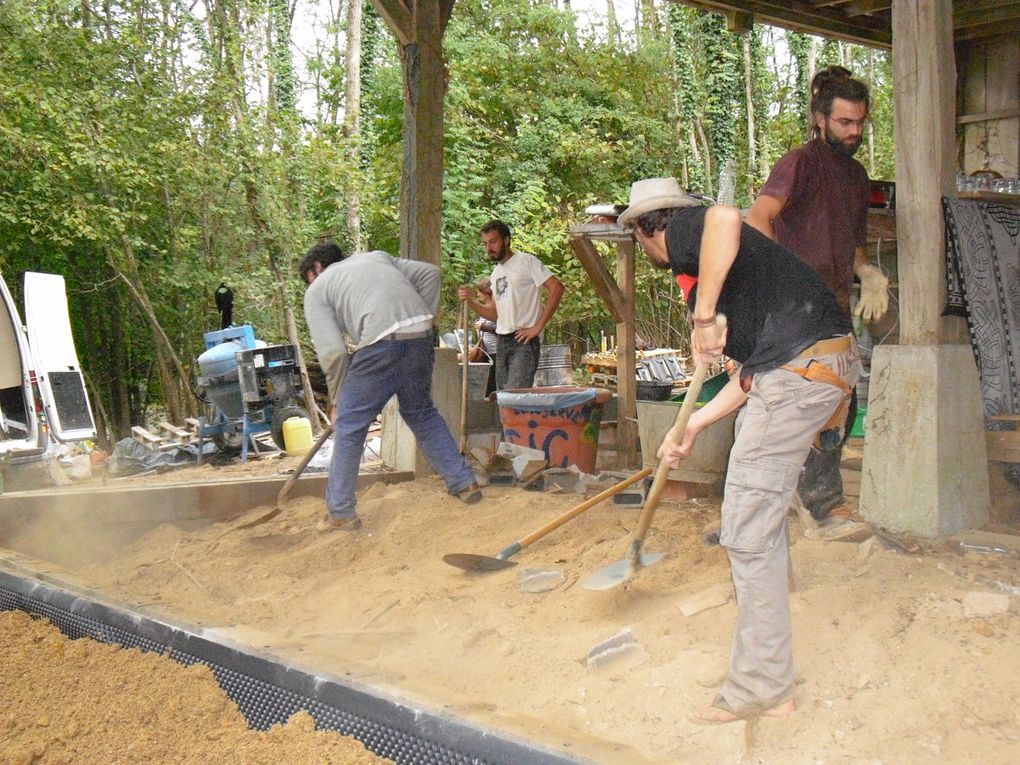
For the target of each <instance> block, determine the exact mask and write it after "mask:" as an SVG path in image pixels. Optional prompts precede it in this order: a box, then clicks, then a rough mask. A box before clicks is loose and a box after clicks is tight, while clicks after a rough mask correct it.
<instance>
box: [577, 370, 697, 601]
mask: <svg viewBox="0 0 1020 765" xmlns="http://www.w3.org/2000/svg"><path fill="white" fill-rule="evenodd" d="M707 373H708V364H704V363H701V362H699V363H698V365H697V367H696V368H695V370H694V377H693V378H691V383H690V385H688V386H687V394H686V395H685V396H684V403H683V405H682V406H681V407H680V411H679V412H678V413H677V416H676V422H674V423H673V427H672V429H671V430H670V432H669V434H667V438H671V439H672V440H673V441H674V442H679V441H680V439H681V438H683V434H684V430H686V428H687V421H688V420H689V419H690V418H691V413H692V412H693V411H694V404H695V403H696V402H697V400H698V396H699V395H700V394H701V384H702V383H703V382H705V376H706V374H707ZM668 475H669V465H668V464H667V463H666V461H665V460H660V461H659V464H658V466H657V467H656V469H655V478H654V479H652V487H651V488H650V489H649V490H648V496H647V497H645V505H644V507H643V508H642V509H641V515H640V517H639V518H638V524H637V526H636V527H635V529H634V531H633V533H632V534H631V537H630V544H629V545H628V547H627V557H626V558H624V559H623V560H618V561H616V562H615V563H610V564H609V565H607V566H603V567H602V568H600V569H599V570H598V571H596V572H595V573H594V574H592V575H591V576H590V577H588V578H587V579H585V580H584V581H583V582H581V586H582V587H584V588H585V589H586V590H608V589H610V588H612V587H616V585H618V584H621V583H623V582H625V581H627V580H628V579H630V577H631V576H633V575H634V572H635V571H637V570H638V569H639V568H641V567H643V566H650V565H652V564H653V563H658V562H659V561H660V560H662V558H663V555H664V554H663V553H644V554H642V552H641V547H642V545H644V542H645V534H647V533H648V527H649V526H651V525H652V515H654V513H655V506H656V505H657V504H658V503H659V496H660V495H661V494H662V491H663V489H665V488H666V477H667V476H668Z"/></svg>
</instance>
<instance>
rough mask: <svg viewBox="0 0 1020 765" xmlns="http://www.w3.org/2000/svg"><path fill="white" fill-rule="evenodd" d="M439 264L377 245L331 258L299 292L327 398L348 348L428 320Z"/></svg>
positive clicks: (342, 371) (341, 373) (436, 301)
mask: <svg viewBox="0 0 1020 765" xmlns="http://www.w3.org/2000/svg"><path fill="white" fill-rule="evenodd" d="M440 282H441V276H440V273H439V269H438V268H437V267H436V266H433V265H431V264H430V263H422V262H420V261H417V260H406V259H401V258H394V257H393V256H391V255H388V254H387V253H385V252H382V251H381V250H375V251H373V252H363V253H356V254H354V255H351V256H350V257H348V258H346V259H345V260H342V261H340V262H339V263H333V264H332V265H330V266H329V267H328V268H326V270H325V271H323V272H322V273H321V274H319V276H318V277H317V278H316V279H315V281H314V282H312V283H311V284H310V285H309V287H308V290H307V291H306V292H305V320H306V321H307V322H308V329H309V331H310V332H311V335H312V345H314V346H315V354H316V355H317V356H318V357H319V364H321V365H322V371H323V372H324V373H325V375H326V383H327V385H328V386H329V397H330V401H331V402H334V403H335V402H336V396H337V393H338V392H339V391H340V385H341V383H342V382H343V378H344V376H345V375H346V374H347V367H348V364H349V363H350V353H353V352H354V351H355V350H357V349H359V348H365V347H367V346H369V345H372V344H373V343H376V342H378V341H379V340H381V339H382V338H384V337H386V336H388V335H390V334H393V333H394V332H401V331H414V330H417V329H420V328H422V327H423V326H424V327H427V326H430V325H431V322H432V318H433V317H434V316H435V315H436V311H437V310H438V309H439V287H440Z"/></svg>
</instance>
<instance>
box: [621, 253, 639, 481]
mask: <svg viewBox="0 0 1020 765" xmlns="http://www.w3.org/2000/svg"><path fill="white" fill-rule="evenodd" d="M616 282H617V284H618V285H619V286H620V292H621V293H622V295H623V316H622V317H620V318H618V319H617V324H616V466H617V467H618V468H620V469H626V468H634V467H637V448H636V447H637V440H638V439H637V433H638V428H637V404H636V403H635V399H636V394H637V374H636V372H637V369H636V367H637V364H636V362H635V359H634V356H635V349H634V346H635V339H636V337H635V335H636V331H635V324H636V317H635V315H634V311H635V305H634V303H635V298H634V242H633V240H631V241H622V242H617V243H616ZM621 319H622V320H621Z"/></svg>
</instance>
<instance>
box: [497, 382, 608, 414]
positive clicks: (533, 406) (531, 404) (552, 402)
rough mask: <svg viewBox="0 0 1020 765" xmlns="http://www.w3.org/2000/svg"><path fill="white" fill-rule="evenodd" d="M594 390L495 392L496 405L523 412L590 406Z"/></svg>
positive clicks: (593, 398)
mask: <svg viewBox="0 0 1020 765" xmlns="http://www.w3.org/2000/svg"><path fill="white" fill-rule="evenodd" d="M595 395H596V391H595V389H594V388H572V389H571V390H567V391H563V390H561V391H557V392H550V393H542V392H541V391H540V390H536V389H532V390H531V391H526V392H525V391H505V390H501V391H497V392H496V405H497V406H502V407H507V408H508V409H517V410H520V411H524V412H547V411H550V410H552V409H569V408H571V407H575V406H583V405H584V404H590V403H592V402H593V401H594V400H595Z"/></svg>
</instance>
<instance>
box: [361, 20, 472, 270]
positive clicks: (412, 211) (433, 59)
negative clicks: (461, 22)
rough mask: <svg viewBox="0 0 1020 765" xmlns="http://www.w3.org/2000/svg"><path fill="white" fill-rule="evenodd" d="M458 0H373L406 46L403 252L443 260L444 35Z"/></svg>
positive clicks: (402, 56) (406, 255) (432, 260)
mask: <svg viewBox="0 0 1020 765" xmlns="http://www.w3.org/2000/svg"><path fill="white" fill-rule="evenodd" d="M453 2H454V0H372V4H373V5H374V6H375V8H376V9H377V10H378V11H379V14H380V15H381V16H382V17H383V19H384V20H385V21H386V25H387V26H388V27H389V28H390V31H391V32H392V33H393V35H394V37H396V38H397V43H398V44H399V46H400V60H401V64H402V69H403V74H404V164H403V168H402V171H401V188H400V256H401V257H404V258H410V259H412V260H422V261H425V262H427V263H433V264H434V265H437V266H438V265H439V264H440V249H439V245H440V233H441V226H442V211H443V100H444V98H445V96H446V65H445V62H444V61H443V33H444V32H445V31H446V25H447V23H448V22H449V20H450V14H451V13H453Z"/></svg>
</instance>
